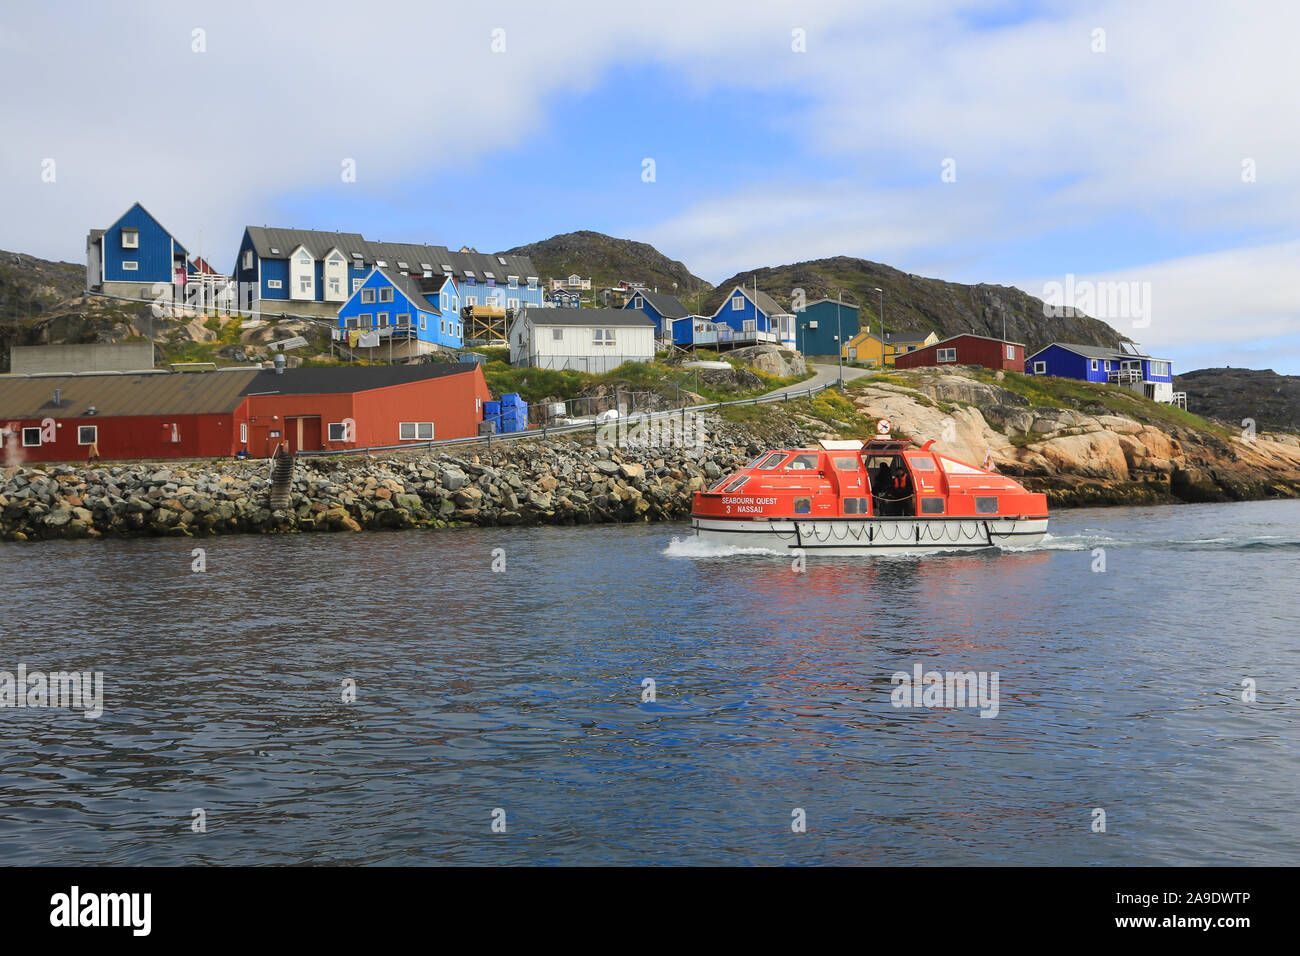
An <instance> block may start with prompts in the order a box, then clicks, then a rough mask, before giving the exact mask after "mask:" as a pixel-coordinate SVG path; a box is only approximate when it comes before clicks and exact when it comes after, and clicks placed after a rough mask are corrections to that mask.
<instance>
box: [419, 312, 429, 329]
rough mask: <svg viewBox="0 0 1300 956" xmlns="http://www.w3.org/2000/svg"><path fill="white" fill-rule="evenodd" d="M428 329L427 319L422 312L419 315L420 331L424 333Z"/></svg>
mask: <svg viewBox="0 0 1300 956" xmlns="http://www.w3.org/2000/svg"><path fill="white" fill-rule="evenodd" d="M428 328H429V317H428V316H427V315H425V314H424V313H423V312H421V313H420V331H421V332H426V331H428Z"/></svg>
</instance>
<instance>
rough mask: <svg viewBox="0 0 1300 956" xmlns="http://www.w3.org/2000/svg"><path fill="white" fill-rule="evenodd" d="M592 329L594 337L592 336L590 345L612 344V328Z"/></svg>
mask: <svg viewBox="0 0 1300 956" xmlns="http://www.w3.org/2000/svg"><path fill="white" fill-rule="evenodd" d="M592 331H593V332H594V333H595V334H594V337H593V338H592V343H591V344H592V345H613V344H614V330H613V329H593V330H592Z"/></svg>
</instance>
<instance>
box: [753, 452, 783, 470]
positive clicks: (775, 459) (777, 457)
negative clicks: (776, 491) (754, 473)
mask: <svg viewBox="0 0 1300 956" xmlns="http://www.w3.org/2000/svg"><path fill="white" fill-rule="evenodd" d="M783 461H785V452H783V451H777V452H773V453H772V454H770V455H768V456H767V457H766V458H764V459H763V460H762V461H760V462H759V463H758V464H757V465H756V466H755V467H756V468H759V469H761V470H762V471H770V470H771V469H773V468H775V467H776V466H777V465H779V464H781V462H783Z"/></svg>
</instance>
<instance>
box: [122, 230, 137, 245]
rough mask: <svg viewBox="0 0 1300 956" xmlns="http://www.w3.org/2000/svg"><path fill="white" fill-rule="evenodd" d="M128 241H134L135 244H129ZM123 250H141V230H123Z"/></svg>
mask: <svg viewBox="0 0 1300 956" xmlns="http://www.w3.org/2000/svg"><path fill="white" fill-rule="evenodd" d="M128 240H134V241H133V242H129V241H128ZM122 248H123V249H139V248H140V230H139V229H123V230H122Z"/></svg>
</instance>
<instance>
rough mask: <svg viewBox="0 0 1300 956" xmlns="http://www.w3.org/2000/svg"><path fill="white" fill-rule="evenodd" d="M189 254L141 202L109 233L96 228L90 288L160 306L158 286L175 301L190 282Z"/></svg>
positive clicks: (90, 240) (89, 258) (89, 242)
mask: <svg viewBox="0 0 1300 956" xmlns="http://www.w3.org/2000/svg"><path fill="white" fill-rule="evenodd" d="M188 255H189V254H188V252H186V249H185V247H184V246H183V245H181V243H180V242H179V241H178V240H177V239H176V237H175V236H173V235H172V234H171V233H170V232H168V231H167V229H166V228H165V227H164V226H163V225H162V223H160V222H159V221H158V220H157V219H155V218H154V216H153V214H152V213H150V212H149V211H148V210H147V209H145V208H144V206H142V205H140V204H139V203H135V204H133V205H132V206H131V208H130V209H128V210H127V211H126V212H124V213H123V214H122V215H121V216H120V217H119V218H118V219H117V221H116V222H114V223H113V224H112V225H111V226H109V227H108V228H107V229H92V230H91V232H90V235H89V236H87V237H86V287H87V288H89V289H92V290H94V291H97V292H103V293H104V294H106V295H119V296H124V297H126V298H132V299H137V298H139V299H145V300H146V301H155V300H157V298H158V294H157V292H156V291H155V290H154V289H153V286H154V285H155V284H157V283H165V284H166V285H167V286H168V290H167V295H168V297H170V296H171V293H172V290H173V289H175V288H177V287H179V286H183V285H184V283H185V277H186V274H187V270H188V263H187V261H186V260H187V259H188ZM176 298H180V295H179V293H178V294H177V295H176Z"/></svg>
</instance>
